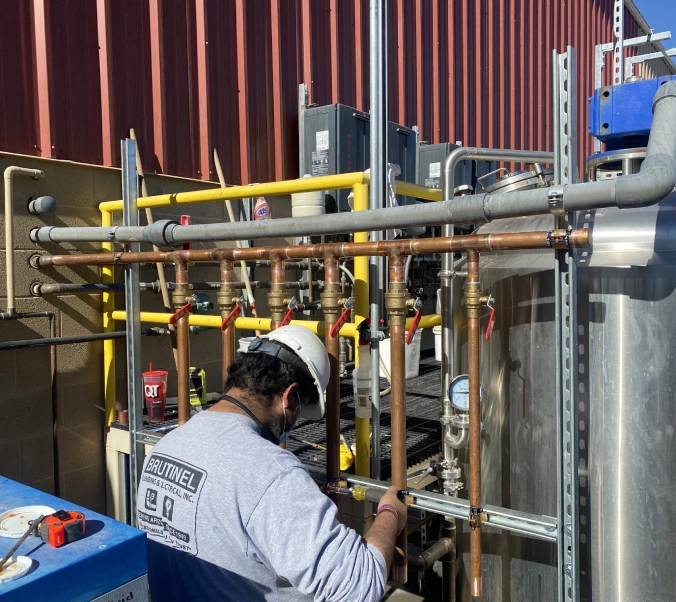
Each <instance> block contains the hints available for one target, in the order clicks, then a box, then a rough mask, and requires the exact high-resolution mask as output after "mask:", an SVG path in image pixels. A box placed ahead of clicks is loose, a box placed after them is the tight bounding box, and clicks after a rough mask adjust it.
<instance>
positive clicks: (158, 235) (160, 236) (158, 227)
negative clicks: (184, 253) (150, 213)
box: [144, 219, 180, 247]
mask: <svg viewBox="0 0 676 602" xmlns="http://www.w3.org/2000/svg"><path fill="white" fill-rule="evenodd" d="M179 225H180V224H179V223H178V222H175V221H173V220H170V219H160V220H157V221H156V222H153V223H152V224H150V225H149V226H146V227H145V228H144V233H145V234H146V236H147V241H148V242H149V243H151V244H153V245H155V246H156V247H165V246H175V244H176V243H174V242H173V238H172V236H171V232H172V231H173V229H174V228H175V227H176V226H179Z"/></svg>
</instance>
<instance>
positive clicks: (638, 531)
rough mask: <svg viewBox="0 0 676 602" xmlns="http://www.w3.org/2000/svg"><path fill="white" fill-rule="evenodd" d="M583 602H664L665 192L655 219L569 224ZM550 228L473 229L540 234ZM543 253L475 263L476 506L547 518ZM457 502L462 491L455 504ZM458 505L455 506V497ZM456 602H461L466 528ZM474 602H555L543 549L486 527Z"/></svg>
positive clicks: (670, 581) (669, 511) (549, 547)
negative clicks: (580, 243)
mask: <svg viewBox="0 0 676 602" xmlns="http://www.w3.org/2000/svg"><path fill="white" fill-rule="evenodd" d="M578 225H579V226H586V227H589V228H591V229H592V232H593V247H592V249H590V250H588V251H581V252H578V254H577V257H576V263H577V267H578V281H577V282H578V295H577V304H578V305H577V307H578V338H579V341H578V342H579V345H580V347H579V366H578V376H579V391H578V394H577V400H576V402H577V403H578V404H579V406H578V408H579V417H580V450H579V451H580V467H579V477H580V478H579V486H580V500H579V502H580V523H581V524H580V530H581V542H580V544H581V546H580V552H581V561H582V565H581V570H582V575H581V585H582V591H581V599H582V600H593V601H594V602H615V601H622V602H625V601H627V602H628V601H631V602H635V601H641V600H650V601H653V602H667V601H673V600H676V437H675V436H674V429H675V428H676V400H675V399H674V397H675V396H676V370H672V369H671V362H672V361H674V358H675V356H676V292H675V289H676V253H675V251H676V193H674V194H672V195H671V196H670V197H669V198H667V199H665V201H663V202H662V203H660V204H659V205H658V206H655V207H649V208H644V209H634V210H623V211H620V210H612V209H604V210H598V211H592V212H589V213H585V214H581V215H579V216H578ZM552 227H553V218H552V217H549V216H542V217H535V218H519V219H513V220H500V221H496V222H493V223H491V224H487V225H485V226H483V227H482V228H481V229H480V232H481V233H487V232H515V231H527V230H542V229H551V228H552ZM554 261H555V260H554V255H553V253H552V252H540V251H529V252H520V253H494V254H488V253H486V254H483V255H482V258H481V279H482V288H483V290H484V291H486V292H489V293H491V294H492V295H493V296H494V297H495V304H496V308H497V312H496V322H495V330H494V333H493V337H492V340H491V341H490V342H489V343H485V342H484V343H483V344H482V349H481V353H482V355H481V378H482V383H483V385H484V387H485V388H486V390H487V393H488V399H487V401H486V403H485V405H484V407H483V426H484V433H483V445H482V465H483V469H482V487H483V502H484V503H485V504H496V505H502V506H506V507H509V508H513V509H516V510H522V511H526V512H533V513H537V514H545V515H550V516H556V507H557V483H556V473H557V471H556V468H557V465H556V438H557V428H556V404H557V399H556V389H555V385H556V381H555V371H556V350H555V321H554V315H555V314H554V309H555V294H554ZM463 493H464V492H463ZM463 493H461V495H463ZM463 528H464V531H465V533H464V535H463V534H460V533H459V548H461V549H462V556H461V558H462V566H460V567H459V573H460V582H459V585H460V589H461V591H462V594H461V596H459V599H462V600H470V597H469V588H468V587H465V586H466V585H468V580H467V576H466V572H465V568H467V569H468V567H469V557H468V554H467V552H468V546H467V545H466V542H465V539H466V537H467V525H466V524H465V525H463ZM484 533H485V535H484V538H483V540H484V597H483V598H482V599H483V600H486V601H501V602H507V601H515V600H519V601H522V600H523V601H530V600H547V601H549V600H556V599H558V598H557V563H558V561H557V558H556V556H557V553H556V546H555V545H554V544H548V543H545V542H539V541H536V540H531V539H526V538H522V537H519V536H515V535H511V534H509V533H506V532H500V531H498V530H496V529H490V528H488V527H485V528H484Z"/></svg>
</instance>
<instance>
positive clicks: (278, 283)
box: [268, 254, 288, 330]
mask: <svg viewBox="0 0 676 602" xmlns="http://www.w3.org/2000/svg"><path fill="white" fill-rule="evenodd" d="M270 259H271V261H270V292H269V293H268V307H269V308H270V318H272V322H271V323H270V328H271V329H272V330H275V328H279V325H280V324H281V322H282V320H283V319H284V316H285V314H286V310H287V307H286V306H287V304H288V300H286V299H285V297H286V286H285V280H286V266H285V265H284V260H283V259H282V258H280V257H277V256H276V255H274V254H272V255H271V256H270Z"/></svg>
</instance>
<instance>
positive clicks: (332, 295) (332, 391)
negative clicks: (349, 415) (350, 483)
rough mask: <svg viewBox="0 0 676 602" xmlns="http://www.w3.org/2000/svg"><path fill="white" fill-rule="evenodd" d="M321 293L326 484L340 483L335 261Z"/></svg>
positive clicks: (331, 261)
mask: <svg viewBox="0 0 676 602" xmlns="http://www.w3.org/2000/svg"><path fill="white" fill-rule="evenodd" d="M324 278H325V284H324V291H323V292H322V294H321V301H322V312H323V313H324V344H325V345H326V352H327V353H328V355H329V366H330V369H331V372H330V376H329V384H328V386H327V387H326V476H327V478H328V481H329V482H335V481H338V480H340V373H339V371H338V364H339V355H340V338H339V337H338V336H335V337H332V336H331V327H332V326H333V325H334V324H335V323H336V322H337V321H338V315H339V313H340V310H341V307H340V284H339V282H338V280H339V278H340V276H339V271H338V259H337V258H336V257H327V258H326V259H325V261H324Z"/></svg>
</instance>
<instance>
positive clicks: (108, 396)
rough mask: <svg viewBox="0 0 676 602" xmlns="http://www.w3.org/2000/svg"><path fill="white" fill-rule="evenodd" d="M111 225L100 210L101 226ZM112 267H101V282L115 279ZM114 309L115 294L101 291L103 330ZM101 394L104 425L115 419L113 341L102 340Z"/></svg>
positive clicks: (111, 325) (104, 247)
mask: <svg viewBox="0 0 676 602" xmlns="http://www.w3.org/2000/svg"><path fill="white" fill-rule="evenodd" d="M112 225H113V216H112V214H111V213H110V212H109V211H102V212H101V226H102V227H104V228H109V227H110V226H112ZM112 251H113V243H112V242H104V243H102V244H101V252H102V253H111V252H112ZM113 270H114V267H113V266H112V265H104V266H102V268H101V273H102V278H101V280H102V282H103V284H111V283H113V282H114V281H115V277H114V275H113ZM114 309H115V295H114V293H112V292H104V293H103V332H114V331H115V320H113V319H112V318H111V317H110V316H111V314H112V312H113V310H114ZM103 396H104V399H105V404H104V408H105V413H104V421H105V424H106V426H110V424H111V423H112V422H113V420H115V405H116V392H115V341H112V340H111V341H103Z"/></svg>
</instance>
